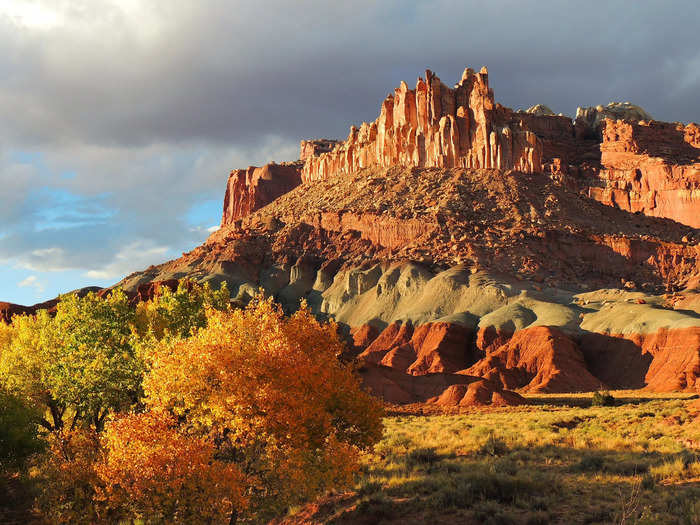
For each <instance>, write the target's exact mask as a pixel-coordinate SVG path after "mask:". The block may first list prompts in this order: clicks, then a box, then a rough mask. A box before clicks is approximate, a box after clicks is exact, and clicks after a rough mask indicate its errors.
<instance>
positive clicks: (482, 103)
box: [302, 68, 542, 182]
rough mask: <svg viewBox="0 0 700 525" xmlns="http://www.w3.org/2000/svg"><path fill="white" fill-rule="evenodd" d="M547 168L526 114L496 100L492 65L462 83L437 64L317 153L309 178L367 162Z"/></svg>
mask: <svg viewBox="0 0 700 525" xmlns="http://www.w3.org/2000/svg"><path fill="white" fill-rule="evenodd" d="M398 164H400V165H404V166H416V167H421V168H422V167H438V168H456V167H462V168H498V169H517V170H519V171H523V172H527V173H532V172H537V171H542V144H541V142H540V141H539V140H537V137H536V136H535V134H534V133H533V132H531V131H529V130H528V129H526V128H525V127H523V123H522V120H521V118H519V116H518V115H517V114H514V113H513V111H511V110H510V109H508V108H504V107H502V106H500V105H497V104H496V103H495V102H494V97H493V90H491V89H490V88H489V82H488V72H487V71H486V68H482V70H481V72H479V73H475V72H474V71H473V70H472V69H469V68H467V69H466V70H465V71H464V74H463V75H462V79H461V80H460V82H459V84H457V85H456V86H455V87H454V89H451V88H449V87H447V86H446V85H445V84H443V83H442V82H441V81H440V79H439V78H438V77H437V76H436V75H434V74H433V73H432V72H431V71H429V70H428V71H426V73H425V79H423V78H419V79H418V83H417V84H416V88H415V89H409V88H408V86H407V85H406V83H405V82H402V83H401V86H399V87H398V88H397V89H395V90H394V94H393V95H389V96H388V97H387V98H386V99H385V100H384V102H383V103H382V107H381V111H380V114H379V117H378V118H377V120H375V121H374V122H372V123H366V122H365V123H363V124H362V126H360V128H359V129H357V128H356V127H354V126H353V127H352V128H350V134H349V135H348V138H347V140H346V141H345V142H344V143H342V144H340V145H338V146H337V147H335V148H334V149H333V150H332V151H330V152H327V153H322V154H321V155H318V156H315V157H310V158H308V159H307V160H306V163H305V164H304V168H303V170H302V178H303V180H304V181H305V182H307V181H314V180H322V179H326V178H328V177H332V176H335V175H338V174H340V173H350V172H353V171H357V170H358V169H361V168H367V167H389V166H394V165H398Z"/></svg>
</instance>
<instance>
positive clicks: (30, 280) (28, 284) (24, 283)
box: [17, 275, 44, 296]
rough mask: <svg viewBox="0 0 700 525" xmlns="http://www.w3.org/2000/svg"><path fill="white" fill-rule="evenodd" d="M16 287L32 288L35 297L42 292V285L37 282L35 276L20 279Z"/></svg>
mask: <svg viewBox="0 0 700 525" xmlns="http://www.w3.org/2000/svg"><path fill="white" fill-rule="evenodd" d="M17 286H18V287H20V288H34V291H35V292H36V295H37V296H38V295H39V294H41V293H42V292H43V291H44V283H42V282H41V281H39V279H38V278H37V276H36V275H30V276H28V277H26V278H25V279H22V280H21V281H20V282H18V283H17Z"/></svg>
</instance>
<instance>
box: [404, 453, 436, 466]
mask: <svg viewBox="0 0 700 525" xmlns="http://www.w3.org/2000/svg"><path fill="white" fill-rule="evenodd" d="M404 461H405V463H406V467H408V468H415V467H432V466H433V465H435V464H436V463H438V462H439V461H440V456H439V454H438V453H437V452H436V450H435V449H434V448H417V449H414V450H411V451H410V452H408V453H407V454H406V456H405V457H404Z"/></svg>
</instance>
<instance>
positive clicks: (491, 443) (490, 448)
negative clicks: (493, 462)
mask: <svg viewBox="0 0 700 525" xmlns="http://www.w3.org/2000/svg"><path fill="white" fill-rule="evenodd" d="M507 452H508V445H506V443H505V441H503V440H502V439H500V438H497V437H494V435H493V434H489V437H488V438H487V439H486V441H485V442H484V444H483V445H481V447H479V450H478V454H479V455H482V456H502V455H503V454H506V453H507Z"/></svg>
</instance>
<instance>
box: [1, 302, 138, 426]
mask: <svg viewBox="0 0 700 525" xmlns="http://www.w3.org/2000/svg"><path fill="white" fill-rule="evenodd" d="M133 320H134V311H133V308H131V306H130V305H129V301H128V298H127V296H126V295H125V294H124V293H123V292H122V291H121V290H115V291H112V292H111V293H110V294H109V295H108V296H107V297H104V298H103V297H100V296H98V295H96V294H93V293H89V294H87V295H86V296H85V297H83V298H80V297H78V296H77V295H66V296H63V297H62V298H61V300H60V302H59V303H58V305H57V309H56V315H55V316H54V317H53V318H52V317H51V316H50V315H49V314H48V313H47V312H46V311H40V312H39V313H38V314H37V315H36V316H21V317H15V318H14V319H13V323H12V327H11V329H12V333H11V336H10V337H7V336H5V337H4V338H5V343H4V345H5V346H4V347H3V348H2V350H1V351H0V380H2V381H3V383H4V384H5V385H6V388H8V390H9V391H10V392H12V393H15V394H16V395H18V396H19V397H21V398H23V399H27V400H30V401H31V402H33V403H34V404H35V406H37V407H40V408H42V411H46V412H47V417H46V418H42V420H41V421H40V423H41V424H42V426H44V427H45V428H46V429H47V430H51V431H53V430H57V429H61V428H63V426H64V418H65V417H66V416H67V417H69V418H70V420H71V427H73V428H74V427H75V426H76V425H77V424H78V423H80V424H84V425H93V426H94V427H95V428H96V429H97V430H100V429H101V428H102V426H103V424H104V421H105V418H106V417H107V415H108V414H109V413H110V411H115V410H125V409H128V408H129V407H131V406H132V405H134V404H135V403H136V402H137V401H138V398H139V395H140V392H141V390H140V389H141V379H142V377H143V364H142V362H141V360H140V359H139V357H138V356H137V355H136V352H135V350H134V347H133V345H132V332H131V326H132V324H133Z"/></svg>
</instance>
